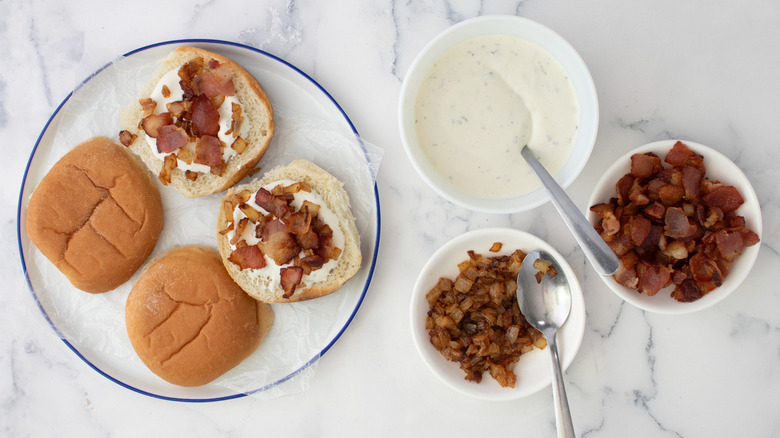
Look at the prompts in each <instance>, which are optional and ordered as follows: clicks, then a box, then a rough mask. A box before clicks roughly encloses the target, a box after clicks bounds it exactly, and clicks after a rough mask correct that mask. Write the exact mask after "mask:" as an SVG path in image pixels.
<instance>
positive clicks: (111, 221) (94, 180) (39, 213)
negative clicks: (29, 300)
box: [25, 137, 163, 293]
mask: <svg viewBox="0 0 780 438" xmlns="http://www.w3.org/2000/svg"><path fill="white" fill-rule="evenodd" d="M25 226H26V229H27V235H28V237H29V238H30V240H31V241H32V243H33V244H35V246H36V247H37V248H38V249H39V250H40V251H41V253H43V255H44V256H46V258H48V259H49V260H50V261H51V262H52V263H53V264H54V265H55V266H56V267H57V269H59V270H60V271H61V272H62V273H63V274H64V275H65V276H66V277H67V278H68V280H69V281H70V282H71V283H72V284H73V286H75V287H76V288H78V289H81V290H83V291H86V292H90V293H101V292H107V291H110V290H112V289H114V288H116V287H117V286H119V285H121V284H123V283H124V282H126V281H127V280H129V279H130V277H131V276H132V275H133V274H134V273H135V272H136V271H137V270H138V268H140V267H141V265H142V264H143V263H144V262H145V261H146V259H147V257H149V255H150V254H151V253H152V251H153V250H154V247H155V245H156V244H157V238H158V236H159V235H160V232H161V231H162V228H163V209H162V203H161V201H160V193H159V191H158V190H157V186H156V185H155V183H154V182H153V181H152V179H151V177H150V176H149V173H148V172H147V170H146V169H145V168H144V167H143V166H142V165H141V164H140V163H139V162H137V160H136V159H135V157H134V156H133V155H132V154H130V153H129V152H127V150H126V148H125V147H123V146H120V145H117V144H115V143H114V142H112V141H111V140H109V139H108V138H106V137H95V138H92V139H90V140H87V141H85V142H83V143H81V144H79V145H78V146H76V147H74V148H73V149H71V150H70V151H69V152H68V153H67V154H65V155H64V156H63V157H62V158H60V160H59V161H58V162H57V163H55V164H54V166H53V167H52V168H51V169H50V170H49V172H48V173H47V174H46V176H44V177H43V179H42V180H41V182H40V184H39V185H38V187H36V188H35V191H34V192H33V194H32V196H31V197H30V202H29V204H28V207H27V212H26V218H25Z"/></svg>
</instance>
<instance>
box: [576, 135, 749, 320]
mask: <svg viewBox="0 0 780 438" xmlns="http://www.w3.org/2000/svg"><path fill="white" fill-rule="evenodd" d="M588 205H590V211H589V217H588V218H589V220H590V222H591V224H593V226H594V227H595V228H596V230H597V231H598V232H599V234H600V235H601V237H602V238H603V239H604V240H605V241H606V242H607V243H608V244H609V246H610V248H612V250H613V251H614V252H615V254H617V255H618V258H619V259H620V267H619V268H618V271H617V273H615V275H613V276H612V277H603V278H604V281H605V283H606V284H607V286H609V287H610V289H612V290H613V291H614V292H615V293H616V294H617V295H618V296H619V297H621V298H622V299H624V300H625V301H627V302H629V303H631V304H633V305H635V306H637V307H639V308H641V309H644V310H647V311H651V312H657V313H667V314H679V313H689V312H694V311H697V310H701V309H704V308H707V307H710V306H712V305H714V304H716V303H718V302H720V301H721V300H723V299H724V298H726V297H727V296H729V295H730V294H731V293H733V292H734V291H735V290H736V289H737V288H738V287H739V285H740V284H741V283H742V282H743V280H744V279H745V278H746V277H747V275H748V273H749V272H750V269H751V268H752V267H753V263H754V262H755V260H756V257H757V256H758V250H759V246H760V241H761V226H762V224H761V208H760V206H759V203H758V198H757V197H756V194H755V192H754V191H753V187H752V186H751V184H750V181H748V179H747V177H746V176H745V174H744V173H743V172H742V171H741V170H740V169H739V167H737V165H736V164H734V163H733V162H732V161H731V160H729V159H728V158H726V157H725V156H724V155H722V154H721V153H719V152H718V151H716V150H714V149H712V148H709V147H707V146H704V145H701V144H698V143H693V142H689V141H678V140H667V141H658V142H654V143H650V144H647V145H644V146H642V147H639V148H637V149H634V150H633V151H631V152H629V153H627V154H626V155H624V156H623V157H621V158H619V159H618V160H617V161H616V162H615V163H614V164H613V165H612V166H611V167H610V168H609V169H608V170H607V171H606V172H605V173H604V175H603V176H602V177H601V179H600V180H599V182H598V184H597V185H596V188H595V190H594V192H593V195H592V196H591V199H590V202H589V203H588Z"/></svg>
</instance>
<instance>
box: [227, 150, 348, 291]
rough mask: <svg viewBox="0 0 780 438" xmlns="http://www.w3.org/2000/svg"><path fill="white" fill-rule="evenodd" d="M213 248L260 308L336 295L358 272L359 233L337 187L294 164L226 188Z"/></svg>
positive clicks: (316, 170)
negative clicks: (228, 188) (263, 305)
mask: <svg viewBox="0 0 780 438" xmlns="http://www.w3.org/2000/svg"><path fill="white" fill-rule="evenodd" d="M217 243H218V247H219V251H220V254H221V255H222V261H223V263H224V265H225V268H226V269H227V271H228V273H229V274H230V276H231V277H233V279H234V280H235V281H236V283H238V284H239V285H240V286H241V287H242V288H243V289H244V290H245V291H246V292H247V293H248V294H249V295H251V296H253V297H254V298H256V299H257V300H259V301H262V302H266V303H275V302H294V301H303V300H309V299H312V298H317V297H321V296H324V295H327V294H330V293H332V292H335V291H336V290H338V289H339V288H340V287H341V286H342V285H343V284H344V283H345V282H346V281H347V280H349V279H350V278H351V277H352V276H354V275H355V273H356V272H357V271H358V269H359V268H360V263H361V252H360V236H359V235H358V231H357V227H356V225H355V218H354V216H353V214H352V211H351V209H350V205H349V196H348V195H347V193H346V191H345V190H344V188H343V186H342V183H341V182H340V181H339V180H338V179H336V178H335V177H334V176H333V175H331V174H330V173H328V172H327V171H325V170H324V169H322V168H320V167H319V166H317V165H315V164H313V163H311V162H309V161H307V160H303V159H296V160H294V161H292V162H291V163H289V164H288V165H285V166H279V167H276V168H274V169H271V170H269V171H268V172H266V173H265V174H264V175H263V177H262V178H261V179H257V180H254V181H252V182H249V183H246V184H242V185H238V186H235V187H233V188H231V189H230V190H228V192H227V193H226V194H225V197H224V198H223V199H222V202H221V203H220V209H219V212H218V216H217Z"/></svg>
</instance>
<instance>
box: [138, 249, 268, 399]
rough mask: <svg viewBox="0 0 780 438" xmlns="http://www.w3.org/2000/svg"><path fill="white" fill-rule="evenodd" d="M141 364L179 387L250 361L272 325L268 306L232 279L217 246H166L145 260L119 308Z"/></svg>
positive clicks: (200, 382) (208, 379)
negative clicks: (142, 267)
mask: <svg viewBox="0 0 780 438" xmlns="http://www.w3.org/2000/svg"><path fill="white" fill-rule="evenodd" d="M125 323H126V325H127V334H128V336H129V338H130V341H131V343H132V345H133V348H134V349H135V351H136V353H137V354H138V356H139V357H140V358H141V360H142V361H143V363H144V364H146V366H147V367H148V368H149V369H150V370H151V371H152V372H154V373H155V374H157V375H158V376H160V377H161V378H163V379H164V380H166V381H168V382H170V383H173V384H175V385H179V386H200V385H205V384H207V383H209V382H211V381H213V380H214V379H216V378H217V377H219V376H221V375H222V374H224V373H226V372H228V371H229V370H231V369H232V368H234V367H235V366H236V365H238V364H239V363H240V362H241V361H243V360H244V359H246V358H247V357H249V356H250V355H251V354H252V353H253V352H254V351H255V350H256V349H257V347H258V346H259V345H260V343H261V342H262V341H263V339H264V338H265V336H266V335H267V334H268V331H269V330H270V328H271V325H272V324H273V313H272V311H271V308H270V306H268V305H267V304H263V303H259V302H257V301H256V300H254V299H252V298H251V297H250V296H249V295H247V294H246V293H245V292H244V291H243V290H241V288H240V287H239V286H238V285H237V284H236V283H235V282H234V281H233V280H232V279H231V278H230V276H229V275H228V274H227V272H226V271H225V267H224V266H223V265H222V260H221V258H220V256H219V253H217V251H216V249H212V248H208V247H205V246H199V245H190V246H183V247H179V248H175V249H171V250H169V251H168V252H166V253H165V254H163V255H161V256H159V257H157V258H155V259H154V260H152V261H150V262H149V263H148V264H147V266H146V267H145V268H144V270H143V271H142V272H141V275H140V276H139V278H138V281H137V282H136V283H135V285H134V286H133V288H132V290H131V291H130V294H129V296H128V298H127V303H126V306H125Z"/></svg>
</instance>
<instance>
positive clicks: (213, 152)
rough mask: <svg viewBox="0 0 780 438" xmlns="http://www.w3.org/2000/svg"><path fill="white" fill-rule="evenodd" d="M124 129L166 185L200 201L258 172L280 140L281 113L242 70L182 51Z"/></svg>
mask: <svg viewBox="0 0 780 438" xmlns="http://www.w3.org/2000/svg"><path fill="white" fill-rule="evenodd" d="M120 126H121V131H120V133H119V140H120V142H121V143H122V144H124V145H125V146H128V147H130V149H131V150H132V151H133V152H134V153H135V154H136V155H138V156H139V157H140V158H141V159H142V160H143V162H144V163H145V164H146V166H147V167H148V168H149V169H150V170H151V171H152V173H154V174H155V175H157V176H158V178H159V180H160V181H161V182H162V183H163V184H165V185H171V186H172V187H174V188H175V189H176V190H178V191H179V192H181V193H182V194H183V195H184V196H186V197H188V198H195V197H200V196H205V195H209V194H212V193H218V192H221V191H224V190H225V189H227V188H229V187H231V186H233V185H235V184H236V183H237V182H239V181H240V180H241V179H242V178H244V177H245V176H246V175H247V174H248V173H249V172H250V171H251V170H252V169H253V168H254V166H255V165H256V164H257V163H258V161H259V160H260V159H261V158H262V156H263V154H264V153H265V151H266V149H267V148H268V145H269V143H270V142H271V138H272V137H273V134H274V113H273V108H272V107H271V103H270V101H269V99H268V96H267V95H266V92H265V90H264V89H263V88H262V86H260V84H259V83H258V82H257V80H256V79H255V78H254V77H253V76H252V75H251V74H250V73H249V72H247V71H246V70H245V69H244V68H243V67H242V66H240V65H238V64H237V63H236V62H234V61H233V60H231V59H229V58H226V57H224V56H222V55H219V54H217V53H212V52H209V51H206V50H203V49H200V48H196V47H189V46H181V47H178V48H177V49H175V50H174V51H173V52H171V53H170V54H169V55H168V56H167V57H166V58H164V59H163V60H162V61H161V64H160V66H159V67H158V69H157V71H156V72H155V74H154V75H153V76H152V78H151V79H150V80H149V82H148V83H147V84H146V86H145V87H144V88H143V90H142V91H141V92H140V94H139V97H138V99H137V100H135V101H134V102H133V103H132V104H131V105H129V106H128V107H126V108H125V109H123V110H122V112H121V113H120Z"/></svg>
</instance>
